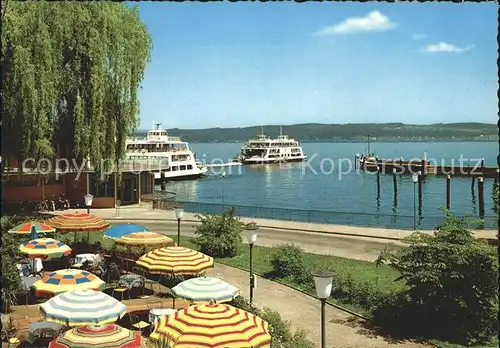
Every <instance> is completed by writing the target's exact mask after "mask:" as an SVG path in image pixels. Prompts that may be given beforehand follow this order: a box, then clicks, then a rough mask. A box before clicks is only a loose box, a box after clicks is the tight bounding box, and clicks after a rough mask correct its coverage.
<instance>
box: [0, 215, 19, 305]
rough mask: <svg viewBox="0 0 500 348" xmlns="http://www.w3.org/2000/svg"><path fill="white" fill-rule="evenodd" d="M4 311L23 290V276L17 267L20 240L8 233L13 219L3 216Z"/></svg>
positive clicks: (2, 278)
mask: <svg viewBox="0 0 500 348" xmlns="http://www.w3.org/2000/svg"><path fill="white" fill-rule="evenodd" d="M1 223H2V246H1V248H2V275H1V284H2V313H7V312H8V311H9V309H10V307H11V306H12V305H14V304H15V303H16V301H17V295H18V294H19V293H20V291H21V278H20V277H19V271H18V270H17V267H16V260H17V259H18V257H19V256H20V253H19V242H18V241H16V238H15V237H14V236H13V235H12V234H10V233H7V231H8V230H10V229H11V228H13V227H14V224H13V223H12V221H11V219H10V218H9V217H7V216H2V219H1Z"/></svg>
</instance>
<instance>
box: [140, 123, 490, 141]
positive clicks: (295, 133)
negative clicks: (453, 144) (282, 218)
mask: <svg viewBox="0 0 500 348" xmlns="http://www.w3.org/2000/svg"><path fill="white" fill-rule="evenodd" d="M282 128H283V133H285V134H287V135H289V136H290V137H292V138H295V139H297V140H300V141H304V142H307V141H366V136H367V135H368V134H369V135H370V136H371V137H372V140H373V141H464V140H469V141H496V140H497V139H498V128H497V125H496V124H487V123H436V124H431V125H409V124H404V123H347V124H321V123H305V124H295V125H288V126H283V127H282ZM146 132H147V130H141V131H138V132H137V135H138V136H139V135H144V134H145V133H146ZM168 132H169V135H171V136H179V137H182V138H183V139H185V140H187V141H189V142H193V143H194V142H198V143H202V142H203V143H204V142H220V143H222V142H242V141H246V140H248V139H251V138H254V137H255V136H256V135H257V134H260V132H261V127H260V126H255V127H245V128H208V129H178V128H174V129H168ZM264 134H266V135H267V136H270V137H276V136H277V135H278V134H279V125H268V126H264Z"/></svg>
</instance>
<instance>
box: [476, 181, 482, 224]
mask: <svg viewBox="0 0 500 348" xmlns="http://www.w3.org/2000/svg"><path fill="white" fill-rule="evenodd" d="M477 190H478V191H479V192H478V198H479V217H480V218H481V219H484V181H483V178H482V177H479V178H478V179H477Z"/></svg>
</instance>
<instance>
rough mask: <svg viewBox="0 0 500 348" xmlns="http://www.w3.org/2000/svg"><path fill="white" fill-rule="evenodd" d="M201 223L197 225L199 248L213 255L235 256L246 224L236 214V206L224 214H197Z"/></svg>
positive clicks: (196, 242)
mask: <svg viewBox="0 0 500 348" xmlns="http://www.w3.org/2000/svg"><path fill="white" fill-rule="evenodd" d="M197 217H198V219H200V221H201V224H200V225H198V226H196V231H195V234H196V238H195V240H194V243H195V244H196V245H197V246H198V248H199V250H200V251H201V252H202V253H204V254H207V255H210V256H212V257H234V256H236V254H237V252H238V246H239V245H240V244H241V242H242V237H241V234H242V233H243V226H244V224H243V223H242V222H241V221H240V219H239V218H238V217H235V216H234V208H231V209H229V210H227V211H225V212H224V213H223V214H222V215H206V216H201V215H198V216H197Z"/></svg>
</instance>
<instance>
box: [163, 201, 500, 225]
mask: <svg viewBox="0 0 500 348" xmlns="http://www.w3.org/2000/svg"><path fill="white" fill-rule="evenodd" d="M155 201H156V202H155V203H154V206H155V208H157V209H170V208H172V207H174V206H175V205H176V204H182V205H183V207H184V210H185V211H186V212H192V213H200V214H221V213H222V212H223V211H225V210H227V209H229V208H234V209H235V214H236V215H237V216H241V217H247V218H257V219H271V220H286V221H298V222H313V223H324V224H336V225H347V226H360V227H377V228H396V229H403V230H413V216H404V215H396V214H394V215H392V214H367V213H346V212H334V211H320V210H301V209H289V208H269V207H256V206H243V205H234V204H227V205H226V204H224V205H223V204H217V203H199V202H189V201H174V200H166V199H161V198H156V197H155ZM160 201H161V203H160ZM444 221H445V216H444V215H442V216H422V217H419V216H418V215H417V217H416V226H417V229H421V230H434V229H435V228H436V227H437V226H438V225H440V224H443V223H444ZM483 221H484V224H483V226H482V227H483V228H485V229H493V228H497V221H498V220H497V217H494V216H486V217H485V218H484V220H483Z"/></svg>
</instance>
